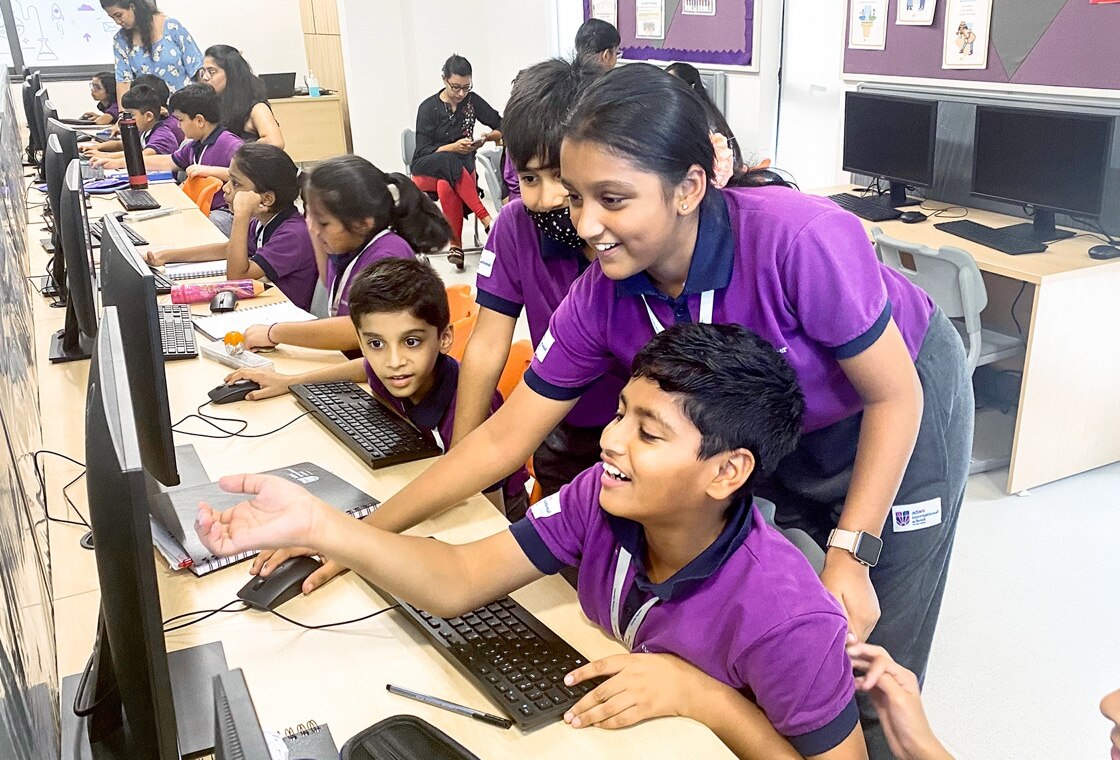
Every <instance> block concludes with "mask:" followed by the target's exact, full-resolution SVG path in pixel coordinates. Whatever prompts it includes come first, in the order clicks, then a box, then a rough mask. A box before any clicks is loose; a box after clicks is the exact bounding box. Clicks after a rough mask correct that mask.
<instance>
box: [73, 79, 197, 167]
mask: <svg viewBox="0 0 1120 760" xmlns="http://www.w3.org/2000/svg"><path fill="white" fill-rule="evenodd" d="M121 104H122V105H123V106H124V110H125V111H126V112H127V113H128V115H129V116H131V117H132V119H133V120H134V121H135V122H136V129H137V130H138V131H139V132H140V145H141V146H143V148H144V155H146V156H154V155H162V156H169V155H171V154H172V153H174V152H175V151H177V150H178V149H179V146H180V145H181V144H182V142H183V132H182V130H180V129H179V122H177V121H176V120H175V119H172V118H170V117H169V116H164V115H163V107H164V106H165V105H167V101H166V100H163V99H162V98H161V95H160V93H159V92H158V91H157V90H156V89H155V88H152V87H149V86H148V85H145V84H138V85H134V86H133V87H132V88H130V89H129V91H128V92H126V93H125V94H124V95H123V96H122V97H121ZM88 153H89V157H90V159H94V158H108V159H120V160H119V161H117V162H112V163H109V164H106V166H107V167H108V168H122V167H123V161H124V153H122V152H121V145H120V142H119V141H116V142H114V143H113V144H111V145H110V144H109V143H106V144H104V145H99V146H96V149H91V150H89V151H88Z"/></svg>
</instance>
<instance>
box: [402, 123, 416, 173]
mask: <svg viewBox="0 0 1120 760" xmlns="http://www.w3.org/2000/svg"><path fill="white" fill-rule="evenodd" d="M414 153H416V133H415V132H413V131H412V130H411V129H402V130H401V162H402V163H404V173H405V174H412V155H413V154H414Z"/></svg>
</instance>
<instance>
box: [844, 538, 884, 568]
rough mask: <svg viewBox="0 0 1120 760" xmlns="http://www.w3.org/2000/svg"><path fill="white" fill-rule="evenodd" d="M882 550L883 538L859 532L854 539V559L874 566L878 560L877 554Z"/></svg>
mask: <svg viewBox="0 0 1120 760" xmlns="http://www.w3.org/2000/svg"><path fill="white" fill-rule="evenodd" d="M882 551H883V539H881V538H879V537H878V536H873V535H871V534H870V533H860V534H859V540H858V541H856V550H855V551H854V552H852V553H853V554H854V555H855V557H856V559H858V560H859V561H860V562H863V563H864V564H866V565H869V566H870V567H875V565H876V563H878V562H879V554H880V553H882Z"/></svg>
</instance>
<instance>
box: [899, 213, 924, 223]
mask: <svg viewBox="0 0 1120 760" xmlns="http://www.w3.org/2000/svg"><path fill="white" fill-rule="evenodd" d="M928 218H929V217H928V216H926V215H925V214H923V213H922V212H921V211H903V212H902V216H900V217H898V221H900V222H904V223H906V224H917V223H918V222H924V221H925V220H926V219H928Z"/></svg>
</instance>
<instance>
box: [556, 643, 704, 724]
mask: <svg viewBox="0 0 1120 760" xmlns="http://www.w3.org/2000/svg"><path fill="white" fill-rule="evenodd" d="M603 677H607V678H608V680H607V681H604V682H603V683H601V684H599V685H598V686H596V687H595V688H594V689H592V690H591V691H589V692H588V693H587V694H585V695H584V697H583V699H581V700H580V701H579V702H577V703H576V704H575V706H574V707H572V709H570V710H568V711H567V712H566V713H564V722H565V723H568V724H570V725H571V726H572V728H584V727H586V726H598V727H599V728H623V727H625V726H632V725H634V724H635V723H640V722H641V721H643V720H646V719H647V718H660V717H662V716H666V715H689V714H690V712H691V710H692V704H693V696H694V695H695V694H696V693H697V691H698V690H699V689H701V688H702V683H701V679H709V678H710V677H709V676H708V675H706V674H705V673H704V672H703V671H701V670H699V669H697V668H695V667H693V666H692V665H690V664H689V663H687V662H685V661H684V660H682V659H681V658H679V657H676V656H674V655H671V654H617V655H614V656H611V657H604V658H603V659H601V660H596V661H595V662H591V663H588V664H587V665H584V666H583V667H582V668H578V669H576V670H573V671H572V672H571V673H569V674H568V675H567V676H565V677H564V683H565V684H566V685H567V686H574V685H575V684H577V683H581V682H583V681H586V680H588V679H591V678H603Z"/></svg>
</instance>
